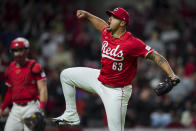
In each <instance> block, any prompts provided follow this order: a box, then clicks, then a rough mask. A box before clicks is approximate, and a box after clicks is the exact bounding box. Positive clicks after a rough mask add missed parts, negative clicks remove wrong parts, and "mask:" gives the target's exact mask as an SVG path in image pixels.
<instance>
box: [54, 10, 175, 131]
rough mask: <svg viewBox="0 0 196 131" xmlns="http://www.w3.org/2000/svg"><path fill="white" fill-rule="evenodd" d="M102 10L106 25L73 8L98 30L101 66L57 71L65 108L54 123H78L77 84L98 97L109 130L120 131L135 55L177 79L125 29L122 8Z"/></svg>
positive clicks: (126, 20) (126, 15)
mask: <svg viewBox="0 0 196 131" xmlns="http://www.w3.org/2000/svg"><path fill="white" fill-rule="evenodd" d="M106 13H107V14H108V15H109V21H108V24H107V23H106V22H105V21H104V20H102V19H100V18H98V17H97V16H94V15H93V14H91V13H89V12H87V11H84V10H78V11H77V17H78V18H79V19H81V18H86V19H88V20H89V21H90V22H91V23H92V25H93V26H94V27H95V28H96V29H97V30H98V31H100V32H101V33H102V51H101V55H102V58H101V69H100V70H98V69H92V68H86V67H75V68H68V69H65V70H63V71H62V72H61V74H60V80H61V84H62V88H63V93H64V97H65V100H66V110H65V112H64V113H63V114H62V115H61V116H59V117H57V118H53V119H52V121H53V122H54V123H55V124H57V125H72V126H73V125H78V124H79V123H80V119H79V116H78V113H77V110H76V103H75V93H76V91H75V87H79V88H82V89H84V90H86V91H89V92H92V93H96V94H98V95H99V96H100V98H101V99H102V101H103V104H104V107H105V110H106V114H107V120H108V127H109V130H110V131H124V124H125V116H126V110H127V104H128V101H129V98H130V96H131V93H132V85H131V82H132V79H133V78H134V76H135V74H136V69H137V59H138V57H143V58H145V59H150V60H152V61H153V62H155V63H156V64H157V65H158V66H159V67H160V68H161V69H163V71H164V72H166V73H167V75H168V76H169V77H170V78H171V79H172V80H176V79H177V76H176V75H175V74H174V72H173V71H172V69H171V68H170V65H169V64H168V62H167V60H166V59H165V58H164V57H163V56H161V55H160V54H159V53H157V52H156V51H155V50H154V49H152V48H151V47H149V46H147V45H146V44H145V43H143V42H142V41H141V40H140V39H138V38H136V37H134V36H133V35H132V34H131V33H130V32H127V31H126V26H127V25H128V24H129V22H130V16H129V13H128V12H127V11H126V10H124V9H123V8H115V9H114V10H113V11H109V10H108V11H106ZM173 82H174V83H175V81H173ZM176 83H177V82H176Z"/></svg>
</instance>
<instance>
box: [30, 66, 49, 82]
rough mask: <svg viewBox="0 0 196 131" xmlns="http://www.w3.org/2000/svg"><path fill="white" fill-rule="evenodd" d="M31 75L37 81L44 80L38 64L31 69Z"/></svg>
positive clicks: (44, 77) (44, 76)
mask: <svg viewBox="0 0 196 131" xmlns="http://www.w3.org/2000/svg"><path fill="white" fill-rule="evenodd" d="M32 73H33V74H34V75H35V79H36V80H37V81H39V80H43V79H46V74H45V72H44V70H43V69H42V67H41V65H40V64H39V63H36V64H35V65H34V66H33V68H32Z"/></svg>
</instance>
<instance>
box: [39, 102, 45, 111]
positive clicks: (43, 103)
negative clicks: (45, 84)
mask: <svg viewBox="0 0 196 131" xmlns="http://www.w3.org/2000/svg"><path fill="white" fill-rule="evenodd" d="M45 106H46V102H45V101H40V108H41V109H43V108H44V107H45Z"/></svg>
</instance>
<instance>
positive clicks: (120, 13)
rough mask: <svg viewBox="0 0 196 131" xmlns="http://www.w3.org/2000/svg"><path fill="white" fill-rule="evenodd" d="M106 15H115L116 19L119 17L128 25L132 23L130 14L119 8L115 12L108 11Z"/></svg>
mask: <svg viewBox="0 0 196 131" xmlns="http://www.w3.org/2000/svg"><path fill="white" fill-rule="evenodd" d="M106 14H107V15H109V16H111V15H114V16H115V17H117V18H119V19H121V20H124V21H125V22H126V24H127V25H128V24H129V22H130V16H129V13H128V12H127V11H126V10H125V9H123V8H120V7H118V8H115V9H114V10H113V11H111V10H107V11H106Z"/></svg>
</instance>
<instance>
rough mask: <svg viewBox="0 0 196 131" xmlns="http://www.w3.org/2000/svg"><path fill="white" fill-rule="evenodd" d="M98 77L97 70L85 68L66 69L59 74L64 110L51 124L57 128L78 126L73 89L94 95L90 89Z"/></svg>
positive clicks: (74, 91) (78, 120)
mask: <svg viewBox="0 0 196 131" xmlns="http://www.w3.org/2000/svg"><path fill="white" fill-rule="evenodd" d="M98 75H99V70H96V69H91V68H86V67H75V68H68V69H65V70H63V71H62V72H61V75H60V80H61V84H62V89H63V94H64V97H65V101H66V110H65V112H64V113H63V114H62V115H61V116H59V117H57V118H53V119H52V122H53V123H55V124H57V125H59V126H61V125H71V126H74V125H79V124H80V119H79V116H78V113H77V110H76V100H75V95H76V90H75V87H78V88H82V89H84V90H86V91H88V92H93V93H96V92H95V90H94V89H93V88H92V85H93V82H94V81H97V77H98Z"/></svg>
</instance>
